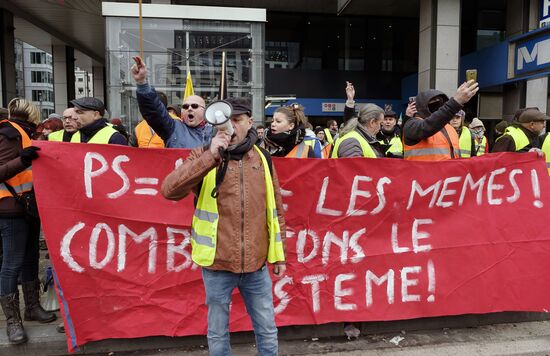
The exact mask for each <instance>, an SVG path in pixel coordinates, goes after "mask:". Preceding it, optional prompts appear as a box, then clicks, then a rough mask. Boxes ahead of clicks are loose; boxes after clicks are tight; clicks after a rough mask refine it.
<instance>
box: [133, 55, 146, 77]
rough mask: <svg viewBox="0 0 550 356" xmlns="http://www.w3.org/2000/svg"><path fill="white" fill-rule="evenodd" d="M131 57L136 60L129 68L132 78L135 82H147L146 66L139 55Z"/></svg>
mask: <svg viewBox="0 0 550 356" xmlns="http://www.w3.org/2000/svg"><path fill="white" fill-rule="evenodd" d="M132 59H133V60H134V61H135V62H136V63H134V65H132V68H131V69H130V71H131V72H132V75H133V76H134V80H135V81H136V83H137V84H145V83H146V82H147V66H145V63H143V60H142V59H141V57H140V56H135V57H132Z"/></svg>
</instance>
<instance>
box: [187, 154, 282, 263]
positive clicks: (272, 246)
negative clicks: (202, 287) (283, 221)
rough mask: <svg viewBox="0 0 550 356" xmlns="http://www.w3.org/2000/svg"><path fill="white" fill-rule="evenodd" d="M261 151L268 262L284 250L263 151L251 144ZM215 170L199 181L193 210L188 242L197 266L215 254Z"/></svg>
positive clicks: (278, 259)
mask: <svg viewBox="0 0 550 356" xmlns="http://www.w3.org/2000/svg"><path fill="white" fill-rule="evenodd" d="M254 148H255V149H256V151H257V152H258V154H259V155H260V158H261V160H262V165H263V167H264V176H265V193H266V194H265V197H266V221H267V231H268V233H269V247H268V250H267V262H269V263H275V262H283V261H284V260H285V253H284V249H283V241H282V239H281V227H280V225H279V218H278V216H277V207H276V205H275V192H274V190H273V181H272V180H271V172H270V171H269V166H268V163H267V160H266V158H265V157H264V154H263V153H262V152H261V150H260V149H259V148H258V147H256V146H255V145H254ZM216 171H217V169H216V168H214V169H212V170H211V171H210V172H208V174H207V175H206V177H204V179H203V181H202V187H201V191H200V194H199V198H198V200H197V206H196V208H195V214H194V215H193V221H192V224H191V246H192V258H193V262H195V263H196V264H198V265H199V266H204V267H208V266H211V265H212V264H213V263H214V258H215V257H216V240H217V235H218V221H219V215H218V202H217V199H216V198H213V197H212V195H211V192H212V189H214V187H215V186H216Z"/></svg>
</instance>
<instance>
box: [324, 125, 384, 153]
mask: <svg viewBox="0 0 550 356" xmlns="http://www.w3.org/2000/svg"><path fill="white" fill-rule="evenodd" d="M350 138H354V139H356V140H357V141H358V142H359V144H360V145H361V150H362V151H363V157H367V158H376V153H374V150H373V149H372V147H371V146H370V144H369V143H368V142H367V140H365V139H364V138H363V136H361V134H360V133H359V132H357V131H355V130H353V131H351V132H349V133H347V134H345V135H344V136H342V137H340V138H339V139H338V140H336V145H334V149H333V150H332V156H331V158H338V149H339V148H340V145H341V144H342V142H344V141H345V140H349V139H350Z"/></svg>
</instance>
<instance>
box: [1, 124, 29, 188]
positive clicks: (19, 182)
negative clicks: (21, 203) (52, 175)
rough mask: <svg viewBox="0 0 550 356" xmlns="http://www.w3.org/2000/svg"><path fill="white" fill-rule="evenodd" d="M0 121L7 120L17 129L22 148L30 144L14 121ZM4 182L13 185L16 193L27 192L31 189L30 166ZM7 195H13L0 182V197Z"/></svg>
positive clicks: (23, 131) (24, 133) (27, 136)
mask: <svg viewBox="0 0 550 356" xmlns="http://www.w3.org/2000/svg"><path fill="white" fill-rule="evenodd" d="M2 122H7V123H9V124H10V125H11V126H13V127H14V128H15V129H16V130H17V131H19V134H20V135H21V145H22V148H27V147H29V146H30V145H31V139H30V137H29V135H27V133H26V132H25V130H23V129H22V128H21V126H19V125H18V124H16V123H15V122H11V121H8V120H2V121H0V123H2ZM6 182H7V183H8V184H9V185H11V186H12V187H13V189H14V190H15V192H16V193H17V194H22V193H24V192H28V191H29V190H31V189H32V168H31V167H27V168H26V169H25V170H24V171H22V172H19V173H17V174H16V175H15V176H14V177H12V178H10V179H8V180H6ZM7 197H13V195H12V194H11V193H10V191H9V190H8V189H7V188H6V185H5V184H4V183H2V184H0V199H3V198H7Z"/></svg>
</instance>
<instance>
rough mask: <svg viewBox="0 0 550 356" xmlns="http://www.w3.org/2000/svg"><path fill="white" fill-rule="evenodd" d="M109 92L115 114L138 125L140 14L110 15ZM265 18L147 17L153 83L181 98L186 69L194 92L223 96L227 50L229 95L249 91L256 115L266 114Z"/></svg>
mask: <svg viewBox="0 0 550 356" xmlns="http://www.w3.org/2000/svg"><path fill="white" fill-rule="evenodd" d="M106 33H107V95H108V103H109V107H110V109H111V116H112V117H120V118H121V119H122V120H123V122H125V123H126V124H128V125H129V126H130V128H133V127H134V126H135V125H136V124H137V123H138V122H139V121H140V119H141V115H140V113H139V109H138V106H137V100H136V92H135V90H136V86H135V83H134V81H133V78H132V76H131V73H130V68H131V66H132V64H133V60H132V57H133V56H136V55H139V49H140V44H139V23H138V19H137V18H126V17H107V18H106ZM263 43H264V24H263V23H259V22H258V23H257V22H235V21H212V20H182V19H166V18H163V19H161V18H144V19H143V50H144V60H145V63H146V65H147V67H148V70H149V83H150V84H151V85H153V86H154V87H155V88H156V90H157V91H162V92H164V93H165V94H166V95H167V97H168V103H170V104H181V103H182V101H183V93H184V90H185V82H186V75H187V71H189V72H190V73H191V77H192V80H193V88H194V90H195V93H196V94H198V95H201V96H202V97H203V98H204V99H205V100H206V101H207V103H208V102H209V101H211V100H214V99H217V98H218V92H219V86H220V79H221V64H222V63H221V62H222V52H224V51H225V52H226V73H227V80H226V82H227V91H228V96H244V97H249V98H251V100H252V103H253V115H254V118H255V120H256V121H261V120H262V119H263V106H264V102H263V101H264V86H263V85H264V78H263V76H264V49H263Z"/></svg>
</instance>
